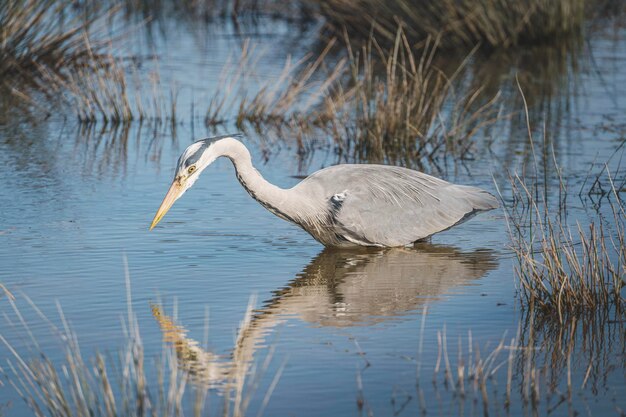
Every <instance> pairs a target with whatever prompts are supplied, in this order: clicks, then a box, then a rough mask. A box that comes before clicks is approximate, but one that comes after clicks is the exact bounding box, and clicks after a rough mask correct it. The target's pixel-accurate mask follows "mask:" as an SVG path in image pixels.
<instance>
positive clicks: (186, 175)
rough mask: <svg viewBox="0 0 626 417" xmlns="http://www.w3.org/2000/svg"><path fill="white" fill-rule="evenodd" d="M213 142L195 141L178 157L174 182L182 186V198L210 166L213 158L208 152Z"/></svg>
mask: <svg viewBox="0 0 626 417" xmlns="http://www.w3.org/2000/svg"><path fill="white" fill-rule="evenodd" d="M212 144H213V143H212V142H208V141H198V142H194V143H192V144H191V145H189V146H188V147H187V149H185V150H184V151H183V153H182V155H181V156H180V158H179V159H178V166H177V167H176V174H175V176H174V182H178V184H179V185H180V186H181V187H182V190H181V193H180V194H179V195H178V196H177V199H178V198H180V197H181V196H182V195H183V193H184V192H185V191H187V190H188V189H189V188H191V186H192V185H193V184H194V183H195V182H196V180H197V179H198V178H199V177H200V173H201V172H202V171H203V170H204V169H205V168H206V167H207V166H209V165H210V164H211V163H212V162H213V160H214V159H215V158H213V159H211V158H210V152H207V151H208V150H209V148H210V147H211V145H212Z"/></svg>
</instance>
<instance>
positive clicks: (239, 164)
mask: <svg viewBox="0 0 626 417" xmlns="http://www.w3.org/2000/svg"><path fill="white" fill-rule="evenodd" d="M239 137H240V135H225V136H218V137H213V138H206V139H201V140H199V141H196V142H194V143H193V144H191V145H189V146H188V147H187V149H185V151H184V152H183V153H182V155H181V156H180V158H179V159H178V165H177V167H176V173H175V175H174V181H173V182H172V185H171V186H170V188H169V191H168V192H167V194H166V195H165V198H164V199H163V202H162V203H161V206H160V207H159V209H158V210H157V213H156V215H155V216H154V220H153V221H152V224H151V225H150V230H152V229H153V228H154V227H155V226H156V225H157V224H158V223H159V221H161V219H162V218H163V216H164V215H165V213H167V211H168V210H169V209H170V207H172V205H173V204H174V202H175V201H176V200H177V199H179V198H180V197H181V196H182V195H183V194H184V193H185V191H187V190H188V189H189V188H190V187H191V186H192V185H193V184H194V183H195V182H196V180H197V179H198V177H199V176H200V174H201V173H202V171H204V169H205V168H206V167H208V166H209V165H211V163H213V162H214V161H215V160H216V159H217V158H219V157H222V156H224V157H227V158H229V159H230V160H231V161H232V163H233V165H234V166H235V171H236V174H237V178H238V179H239V182H240V183H241V185H243V187H244V188H245V189H246V191H247V192H248V193H249V194H250V195H251V196H252V198H254V199H255V200H257V201H258V202H259V203H261V205H263V207H265V208H266V209H268V210H269V211H271V212H272V213H273V214H275V215H277V216H278V217H280V218H282V219H285V220H287V221H290V222H292V223H295V224H296V225H298V226H300V227H301V228H303V229H304V230H306V231H307V232H308V233H310V234H311V235H312V236H313V237H314V238H315V239H316V240H317V241H319V242H320V243H322V244H323V245H325V246H354V245H360V246H387V247H394V246H408V245H412V244H413V243H414V242H416V241H419V240H423V239H425V238H427V237H429V236H432V235H433V234H435V233H438V232H441V231H443V230H446V229H449V228H450V227H452V226H454V225H457V224H459V223H461V222H463V221H465V220H467V219H468V218H469V217H471V216H473V215H474V214H476V213H478V212H480V211H485V210H491V209H494V208H496V207H498V205H499V204H498V200H497V199H496V198H495V197H494V196H493V195H491V194H489V193H488V192H486V191H484V190H482V189H480V188H476V187H469V186H465V185H456V184H452V183H449V182H447V181H444V180H441V179H439V178H435V177H432V176H430V175H427V174H424V173H421V172H418V171H414V170H412V169H408V168H402V167H398V166H390V165H373V164H341V165H335V166H331V167H328V168H325V169H321V170H319V171H317V172H315V173H313V174H311V175H310V176H308V177H307V178H305V179H304V180H302V181H301V182H300V183H298V184H297V185H295V186H294V187H293V188H289V189H283V188H280V187H277V186H275V185H273V184H271V183H269V182H268V181H266V180H265V179H264V178H263V176H262V175H261V174H260V173H259V172H258V171H257V170H256V169H255V168H254V166H253V165H252V157H251V155H250V152H249V151H248V149H247V148H246V147H245V145H244V144H243V143H241V142H240V141H239V140H238V139H237V138H239Z"/></svg>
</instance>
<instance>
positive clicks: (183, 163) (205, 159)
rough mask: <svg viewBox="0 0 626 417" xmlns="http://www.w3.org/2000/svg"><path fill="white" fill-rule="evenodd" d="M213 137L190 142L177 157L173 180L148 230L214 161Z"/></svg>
mask: <svg viewBox="0 0 626 417" xmlns="http://www.w3.org/2000/svg"><path fill="white" fill-rule="evenodd" d="M215 139H216V138H208V139H201V140H199V141H197V142H194V143H192V144H191V145H189V146H188V147H187V149H185V151H184V152H183V153H182V155H181V156H180V158H178V164H177V166H176V173H175V174H174V181H172V185H171V186H170V189H169V190H168V192H167V194H166V195H165V198H164V199H163V202H162V203H161V206H160V207H159V209H158V210H157V213H156V215H155V216H154V219H153V220H152V224H151V225H150V230H152V229H153V228H154V226H156V225H157V223H159V222H160V221H161V219H162V218H163V216H165V213H167V211H168V210H169V209H170V207H172V205H173V204H174V202H175V201H176V200H178V199H179V198H180V197H182V195H183V194H184V193H185V191H187V190H188V189H189V188H191V186H192V185H193V184H194V182H196V180H197V179H198V177H199V176H200V173H201V172H202V171H203V170H204V169H205V168H206V167H208V166H209V165H211V163H212V162H213V161H215V158H216V155H215V153H214V152H212V151H211V147H212V146H213V144H214V142H215Z"/></svg>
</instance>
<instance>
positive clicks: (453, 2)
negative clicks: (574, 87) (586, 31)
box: [317, 0, 585, 48]
mask: <svg viewBox="0 0 626 417" xmlns="http://www.w3.org/2000/svg"><path fill="white" fill-rule="evenodd" d="M317 4H318V6H319V10H320V13H321V14H322V16H323V17H324V18H325V19H326V20H327V22H328V23H329V24H330V25H331V27H333V28H335V30H341V29H343V28H347V29H348V31H349V32H350V33H351V34H352V35H355V36H356V35H360V36H361V37H363V38H365V39H367V37H368V36H369V33H370V30H371V29H372V28H373V30H374V31H375V32H376V33H377V34H379V35H382V36H383V37H385V38H387V39H388V40H390V41H391V40H393V39H394V37H395V31H396V27H397V26H398V24H400V25H402V27H403V28H405V30H406V31H407V35H408V36H409V37H410V38H411V39H415V40H418V41H419V40H422V39H425V38H427V37H428V36H431V37H433V36H439V35H441V36H442V39H443V46H444V47H446V48H457V47H460V46H461V47H463V46H465V47H467V46H469V47H473V46H474V45H476V44H479V43H480V44H483V45H485V46H489V47H492V48H507V47H511V46H515V45H520V44H536V43H542V42H553V41H554V40H555V39H558V38H559V37H562V36H564V35H567V34H569V33H571V32H575V31H578V30H579V29H580V28H581V26H582V23H583V21H584V18H585V2H584V1H582V0H555V1H544V0H524V1H516V2H510V1H505V0H461V1H458V0H441V1H436V2H432V1H427V0H392V1H383V0H360V1H346V0H319V1H317Z"/></svg>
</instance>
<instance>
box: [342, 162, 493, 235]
mask: <svg viewBox="0 0 626 417" xmlns="http://www.w3.org/2000/svg"><path fill="white" fill-rule="evenodd" d="M347 167H350V169H346V170H345V171H344V172H343V173H342V175H341V180H340V181H338V182H339V183H340V184H337V185H340V186H344V188H345V189H343V190H341V191H340V192H338V193H335V194H334V195H333V196H331V197H330V208H331V211H332V213H333V225H334V227H335V233H337V234H338V235H340V236H342V237H343V238H344V239H346V240H348V241H350V242H352V243H356V244H359V245H379V246H402V245H408V244H411V243H413V242H415V241H416V240H420V239H424V238H426V237H428V236H431V235H433V234H434V233H437V232H440V231H442V230H445V229H447V228H449V227H452V226H454V225H455V224H457V223H459V222H461V221H464V220H465V219H466V218H468V217H469V216H471V215H472V214H474V213H475V212H477V211H481V210H490V209H493V208H496V207H498V201H497V200H496V198H495V197H494V196H492V195H491V194H489V193H488V192H486V191H483V190H481V189H479V188H475V187H467V186H462V185H455V184H451V183H449V182H446V181H443V180H440V179H438V178H435V177H431V176H429V175H426V174H423V173H421V172H417V171H413V170H409V169H406V168H400V167H392V166H383V165H352V166H346V168H347ZM334 174H337V173H334ZM333 176H334V177H335V178H336V177H337V176H336V175H333ZM335 187H336V186H335ZM340 188H342V187H340ZM335 189H337V188H335Z"/></svg>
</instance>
